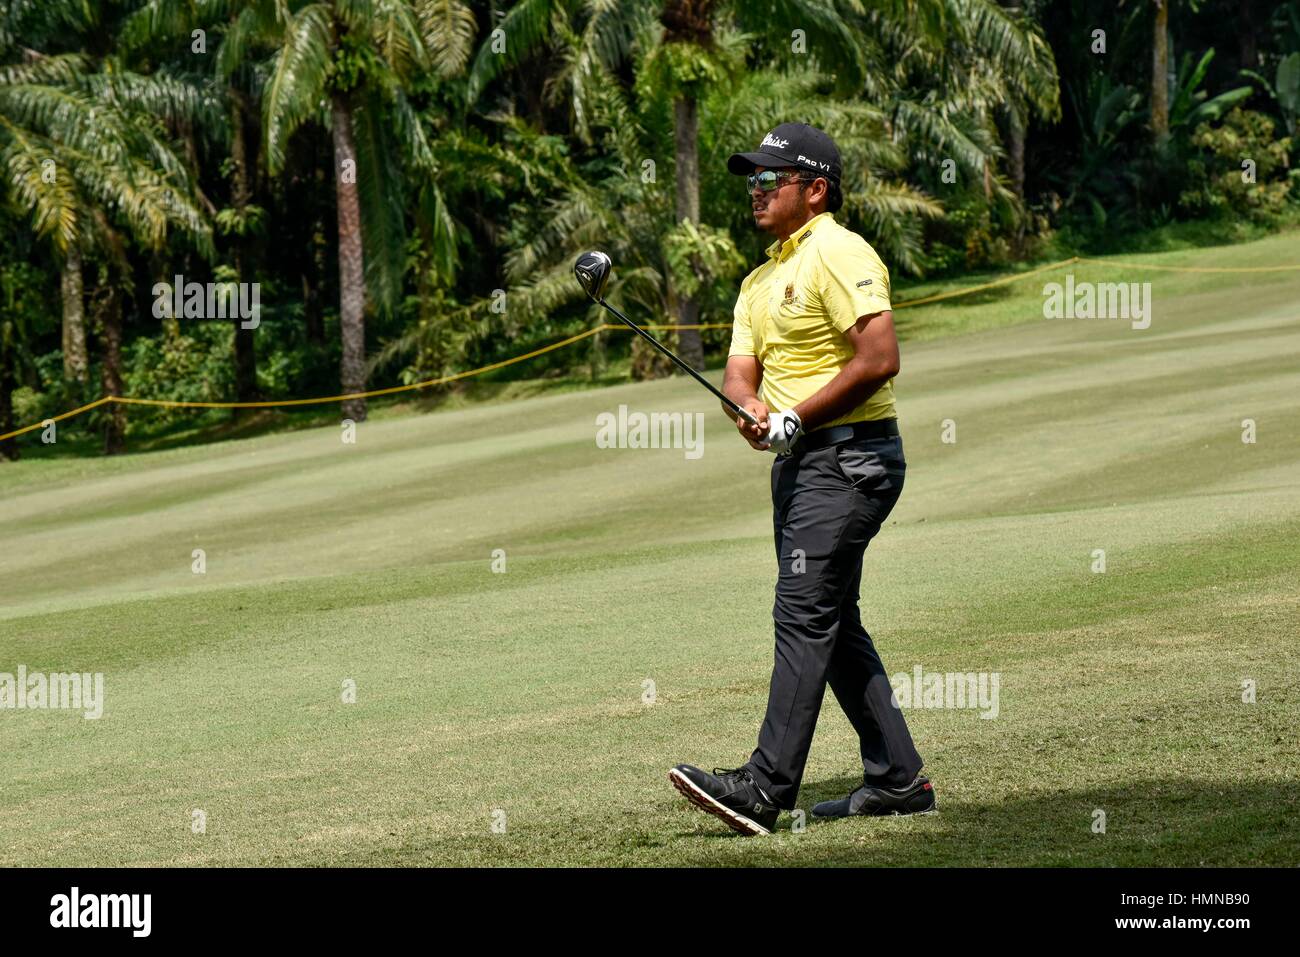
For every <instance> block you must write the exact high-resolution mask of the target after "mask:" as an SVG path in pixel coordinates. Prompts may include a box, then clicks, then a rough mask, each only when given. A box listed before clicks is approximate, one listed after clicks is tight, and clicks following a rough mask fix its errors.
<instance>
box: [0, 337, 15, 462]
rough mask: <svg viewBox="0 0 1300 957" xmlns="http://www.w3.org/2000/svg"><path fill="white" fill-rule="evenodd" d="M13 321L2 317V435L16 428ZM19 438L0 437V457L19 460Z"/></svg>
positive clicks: (0, 375)
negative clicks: (7, 320)
mask: <svg viewBox="0 0 1300 957" xmlns="http://www.w3.org/2000/svg"><path fill="white" fill-rule="evenodd" d="M14 337H15V330H14V323H13V322H12V321H9V322H6V321H5V320H4V319H3V318H0V435H3V434H4V433H6V432H12V431H13V430H14V388H15V387H16V386H17V385H18V376H17V374H16V373H15V369H14V367H15V365H16V364H17V361H18V357H17V352H18V344H17V343H16V342H14ZM18 455H19V453H18V440H17V439H0V459H10V460H11V461H15V462H16V461H17V460H18Z"/></svg>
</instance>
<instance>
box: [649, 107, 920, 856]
mask: <svg viewBox="0 0 1300 957" xmlns="http://www.w3.org/2000/svg"><path fill="white" fill-rule="evenodd" d="M727 168H728V169H729V170H730V171H731V172H732V173H735V174H739V175H745V176H747V177H748V178H747V180H746V182H747V184H748V187H749V198H750V202H751V204H752V207H753V212H754V223H755V225H757V226H758V228H759V229H761V230H763V231H765V232H768V233H771V234H772V235H773V236H774V237H775V241H774V242H773V243H772V245H770V246H769V247H768V248H767V257H768V258H767V262H765V263H763V264H762V265H761V266H759V267H758V268H757V269H755V270H754V271H753V272H751V273H750V274H749V275H748V276H747V277H745V280H744V282H742V283H741V284H740V295H739V297H738V298H737V300H736V312H735V322H734V325H733V328H732V337H731V350H730V354H729V356H728V358H727V371H726V376H725V379H724V381H723V392H724V393H726V395H727V396H728V397H729V398H731V399H732V400H734V401H735V402H736V403H737V404H738V405H740V406H741V407H742V408H744V409H747V410H749V411H750V412H752V413H753V414H754V416H755V417H757V419H758V426H757V427H755V426H752V425H749V424H748V423H746V422H745V421H744V420H743V419H740V418H739V417H735V416H733V418H735V419H736V427H737V428H738V429H739V431H740V434H741V435H742V436H744V437H745V439H746V440H747V441H748V442H749V444H750V445H751V446H752V447H753V448H755V449H758V450H760V451H770V452H774V453H776V461H775V462H774V463H773V465H772V506H773V512H772V518H773V524H774V526H775V532H776V556H777V562H778V566H779V570H778V573H777V584H776V604H775V607H774V608H773V611H772V618H773V620H774V622H775V624H776V660H775V665H774V666H773V668H772V685H771V689H770V691H769V692H768V698H767V716H766V717H765V718H764V719H763V725H762V727H761V728H760V729H759V732H758V747H757V748H756V749H755V750H754V753H753V754H752V755H751V756H750V759H749V761H748V763H746V764H745V765H744V766H742V767H740V768H737V769H736V770H734V771H726V770H722V769H716V770H715V771H714V773H713V774H709V773H708V772H706V771H702V770H700V769H699V768H696V767H692V766H691V765H689V764H679V765H678V766H677V767H675V768H673V770H672V771H670V772H669V780H671V781H672V783H673V785H674V786H675V787H676V788H677V789H678V790H679V791H681V792H682V794H684V795H685V796H686V797H687V798H688V799H689V800H690V801H691V802H692V803H694V804H695V805H697V806H698V807H700V808H702V809H703V810H705V811H708V812H709V813H711V814H714V815H716V816H718V817H719V818H721V819H722V820H724V821H725V822H726V823H727V824H728V825H730V826H731V827H732V828H733V829H734V830H737V831H740V832H741V833H742V834H769V833H771V831H772V828H773V827H774V826H775V824H776V820H777V817H778V815H779V814H780V812H781V811H782V810H792V809H793V808H794V806H795V800H796V798H797V797H798V795H799V783H800V781H801V780H802V779H803V772H804V765H805V764H806V763H807V760H808V749H809V746H810V745H811V744H812V738H813V731H814V730H815V729H816V727H817V715H818V713H819V712H820V711H821V706H822V697H823V695H824V694H825V691H826V685H827V683H828V682H829V683H830V686H831V690H832V691H834V693H835V697H836V699H837V700H838V701H839V703H840V707H841V708H843V709H844V713H845V714H846V715H848V718H849V721H850V722H851V723H852V724H853V727H854V729H855V730H856V731H857V732H858V738H859V741H860V743H861V752H862V768H863V783H862V786H861V787H860V788H858V789H856V790H855V791H853V792H852V793H851V794H849V796H848V797H846V798H843V799H841V800H837V801H825V802H822V803H821V804H818V805H817V806H815V807H814V808H813V809H812V813H813V816H814V817H848V816H850V815H859V814H862V815H877V814H913V813H917V812H925V811H931V810H933V809H934V806H935V799H934V791H933V789H932V788H931V786H930V782H929V781H928V780H927V779H926V778H924V777H922V776H920V775H919V773H918V772H919V771H920V770H921V764H922V762H921V756H920V755H919V754H917V752H916V748H915V746H914V745H913V744H912V737H911V735H910V734H909V733H908V730H907V723H906V722H905V721H904V720H903V713H902V711H901V710H899V708H898V706H897V705H896V704H895V702H894V698H893V694H892V690H891V688H890V685H889V679H888V677H887V676H886V674H885V668H884V665H882V664H881V662H880V656H879V655H878V654H877V653H876V649H875V646H874V645H873V644H872V641H871V636H870V635H868V634H867V631H866V629H865V628H863V627H862V619H861V616H860V615H859V612H858V590H859V585H860V582H861V579H862V556H863V552H864V551H865V550H866V547H867V543H868V542H870V541H871V539H872V537H874V536H875V534H876V532H878V531H880V526H881V525H882V524H883V523H884V521H885V519H886V518H887V517H888V516H889V512H890V510H891V509H892V508H893V507H894V503H895V502H897V501H898V496H899V493H900V492H901V491H902V489H903V475H904V471H905V468H906V464H905V462H904V461H903V443H902V439H901V438H900V437H899V432H898V421H897V418H896V415H895V411H894V389H893V384H892V383H893V378H894V376H895V375H897V374H898V340H897V338H896V337H895V335H894V322H893V315H892V313H891V312H890V301H889V273H888V271H887V270H886V269H885V266H884V264H883V263H881V261H880V257H879V256H877V255H876V253H875V250H873V249H872V248H871V246H869V245H868V244H867V242H866V240H864V239H863V238H862V237H861V236H859V235H857V234H856V233H853V232H850V231H849V230H848V229H845V228H844V227H843V226H841V225H840V224H839V223H837V222H836V221H835V213H836V212H837V211H838V210H839V208H840V206H841V204H842V203H843V197H842V195H841V192H840V153H839V150H838V149H837V148H836V146H835V142H834V141H833V140H832V139H831V138H830V137H829V136H827V135H826V134H825V133H824V132H822V131H821V130H819V129H815V128H814V127H811V126H808V125H806V124H803V123H783V124H781V125H780V126H778V127H776V129H774V130H772V131H771V132H770V133H768V134H767V135H766V136H765V137H763V142H762V143H760V144H759V147H758V151H757V152H754V153H736V154H734V155H733V156H731V158H730V159H729V160H728V162H727ZM728 414H730V413H728Z"/></svg>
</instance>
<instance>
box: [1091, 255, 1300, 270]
mask: <svg viewBox="0 0 1300 957" xmlns="http://www.w3.org/2000/svg"><path fill="white" fill-rule="evenodd" d="M1075 259H1077V260H1078V261H1079V262H1081V263H1096V264H1099V265H1101V264H1104V265H1107V266H1122V267H1124V268H1126V269H1160V270H1164V271H1166V272H1243V273H1250V272H1295V271H1296V270H1300V264H1297V265H1294V266H1156V265H1154V264H1153V263H1126V262H1120V261H1119V260H1116V259H1089V258H1088V257H1086V256H1076V257H1075Z"/></svg>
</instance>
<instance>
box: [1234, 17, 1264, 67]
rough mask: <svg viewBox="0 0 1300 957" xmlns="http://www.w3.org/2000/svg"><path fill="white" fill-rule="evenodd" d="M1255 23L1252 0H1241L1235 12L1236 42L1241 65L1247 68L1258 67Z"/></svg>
mask: <svg viewBox="0 0 1300 957" xmlns="http://www.w3.org/2000/svg"><path fill="white" fill-rule="evenodd" d="M1257 34H1258V28H1257V27H1256V25H1255V3H1254V0H1241V2H1240V3H1239V4H1238V13H1237V43H1238V48H1239V49H1240V51H1241V65H1242V66H1243V67H1245V68H1246V69H1247V70H1257V69H1259V39H1258V35H1257Z"/></svg>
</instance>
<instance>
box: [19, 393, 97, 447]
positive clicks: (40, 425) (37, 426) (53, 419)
mask: <svg viewBox="0 0 1300 957" xmlns="http://www.w3.org/2000/svg"><path fill="white" fill-rule="evenodd" d="M112 401H113V397H112V396H111V395H106V396H104V397H103V398H102V399H96V400H95V401H94V402H91V403H90V404H89V405H83V406H82V407H81V408H79V409H73V410H72V411H71V412H64V413H63V414H62V415H56V416H52V417H51V418H48V419H42V420H41V421H39V422H37V423H36V424H35V425H28V426H25V427H24V428H21V429H17V430H15V431H13V432H6V433H5V434H4V435H0V442H3V441H4V440H5V439H12V438H14V437H15V436H19V435H24V434H26V433H28V432H35V431H36V430H37V429H43V428H45V423H47V422H62V421H63V420H64V419H70V418H72V417H73V416H74V415H81V413H83V412H89V411H90V410H91V409H95V408H98V407H99V406H101V405H103V404H104V403H105V402H112Z"/></svg>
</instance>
